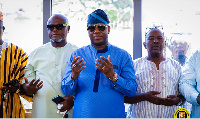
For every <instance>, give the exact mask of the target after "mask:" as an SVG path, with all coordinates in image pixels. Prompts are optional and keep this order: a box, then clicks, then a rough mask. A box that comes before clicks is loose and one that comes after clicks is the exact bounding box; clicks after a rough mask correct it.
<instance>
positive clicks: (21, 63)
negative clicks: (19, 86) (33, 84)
mask: <svg viewBox="0 0 200 119" xmlns="http://www.w3.org/2000/svg"><path fill="white" fill-rule="evenodd" d="M27 58H28V54H26V53H25V52H24V51H23V50H22V49H21V48H19V47H18V46H16V45H13V44H12V43H9V44H8V43H6V42H4V43H3V44H2V52H1V63H0V66H1V71H0V77H1V78H0V79H1V80H0V86H3V83H8V82H9V81H10V80H11V79H18V80H19V81H20V83H22V80H23V77H24V69H25V66H26V63H27ZM0 95H1V96H0V101H1V103H0V104H3V110H1V111H3V118H24V117H25V110H24V106H23V104H22V102H21V100H20V97H19V93H8V92H7V99H5V101H3V100H2V91H1V90H0ZM21 96H23V97H25V98H26V99H27V100H29V101H31V99H32V98H31V97H27V96H25V95H21Z"/></svg>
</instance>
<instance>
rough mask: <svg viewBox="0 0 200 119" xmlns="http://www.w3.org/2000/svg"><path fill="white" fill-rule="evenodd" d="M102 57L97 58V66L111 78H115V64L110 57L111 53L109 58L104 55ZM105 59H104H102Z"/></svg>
mask: <svg viewBox="0 0 200 119" xmlns="http://www.w3.org/2000/svg"><path fill="white" fill-rule="evenodd" d="M100 58H101V59H96V61H97V62H95V64H96V68H97V69H98V70H100V71H101V72H103V74H104V75H105V76H106V77H108V78H109V79H113V76H114V73H115V72H114V70H113V65H112V62H111V59H110V55H108V58H107V59H106V58H105V57H103V56H100ZM102 60H103V61H102Z"/></svg>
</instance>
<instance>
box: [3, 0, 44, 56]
mask: <svg viewBox="0 0 200 119" xmlns="http://www.w3.org/2000/svg"><path fill="white" fill-rule="evenodd" d="M42 5H43V0H1V3H0V7H1V9H0V10H2V11H3V15H4V16H3V21H4V26H5V28H6V29H5V31H4V34H3V40H4V41H7V42H11V43H13V44H15V45H18V46H19V47H21V48H23V49H24V50H25V51H26V52H27V53H28V54H29V53H30V52H31V51H32V50H34V49H35V48H37V47H38V46H41V45H42V44H43V25H42V24H43V9H42V7H43V6H42Z"/></svg>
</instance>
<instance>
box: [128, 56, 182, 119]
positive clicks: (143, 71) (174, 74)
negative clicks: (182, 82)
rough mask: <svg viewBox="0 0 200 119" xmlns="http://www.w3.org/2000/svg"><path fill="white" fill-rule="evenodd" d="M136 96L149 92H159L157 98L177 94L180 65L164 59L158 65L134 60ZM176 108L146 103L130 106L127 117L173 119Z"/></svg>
mask: <svg viewBox="0 0 200 119" xmlns="http://www.w3.org/2000/svg"><path fill="white" fill-rule="evenodd" d="M134 69H135V73H136V74H135V75H136V81H137V84H138V88H137V94H141V93H146V92H149V91H160V92H161V94H159V95H157V96H158V97H162V98H166V97H167V95H177V94H178V81H179V78H180V73H181V66H180V64H179V63H178V62H177V61H175V60H172V59H169V58H166V60H165V61H162V62H161V63H160V64H159V70H157V67H156V64H155V63H153V62H151V61H148V60H147V57H144V58H139V59H136V60H134ZM176 109H177V106H164V105H156V104H153V103H150V102H148V101H142V102H139V103H136V104H130V105H129V108H128V113H127V116H128V117H130V118H173V117H174V112H175V110H176Z"/></svg>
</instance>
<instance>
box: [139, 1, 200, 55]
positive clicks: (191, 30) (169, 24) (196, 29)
mask: <svg viewBox="0 0 200 119" xmlns="http://www.w3.org/2000/svg"><path fill="white" fill-rule="evenodd" d="M199 5H200V0H142V37H143V38H142V39H143V41H144V39H145V29H146V27H151V26H153V24H155V25H158V26H159V25H162V26H163V30H164V34H165V37H166V39H167V42H168V43H169V41H170V39H171V38H172V39H173V37H176V36H180V37H181V40H182V39H183V40H184V41H187V42H188V44H189V45H190V48H189V51H188V53H187V54H191V53H192V52H194V51H195V50H197V49H198V48H199V45H198V43H197V42H199V34H200V22H199V21H200V7H199ZM142 47H143V46H142ZM142 52H143V53H142V54H143V56H145V55H146V53H147V51H146V49H144V47H143V51H142ZM166 53H167V54H166V56H168V57H171V52H170V51H169V50H168V48H167V50H166Z"/></svg>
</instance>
